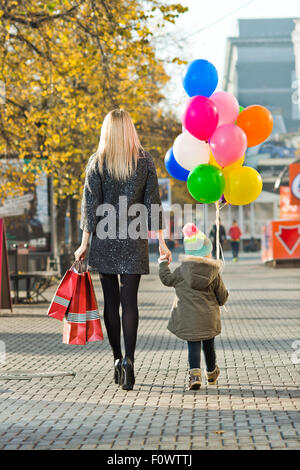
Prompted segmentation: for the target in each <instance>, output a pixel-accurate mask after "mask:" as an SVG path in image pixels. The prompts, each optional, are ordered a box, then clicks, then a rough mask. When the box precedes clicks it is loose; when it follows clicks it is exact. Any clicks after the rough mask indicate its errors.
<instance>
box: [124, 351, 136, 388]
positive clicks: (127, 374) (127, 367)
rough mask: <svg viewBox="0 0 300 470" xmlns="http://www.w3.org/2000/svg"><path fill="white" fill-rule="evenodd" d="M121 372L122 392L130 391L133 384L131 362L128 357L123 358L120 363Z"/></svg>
mask: <svg viewBox="0 0 300 470" xmlns="http://www.w3.org/2000/svg"><path fill="white" fill-rule="evenodd" d="M122 372H123V384H122V388H123V390H132V389H133V386H134V384H135V377H134V369H133V362H132V360H131V359H129V357H125V358H124V359H123V361H122Z"/></svg>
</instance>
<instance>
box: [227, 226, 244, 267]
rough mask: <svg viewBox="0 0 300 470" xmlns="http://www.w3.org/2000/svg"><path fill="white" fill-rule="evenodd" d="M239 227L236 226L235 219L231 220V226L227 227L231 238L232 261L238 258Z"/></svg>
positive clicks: (240, 233)
mask: <svg viewBox="0 0 300 470" xmlns="http://www.w3.org/2000/svg"><path fill="white" fill-rule="evenodd" d="M241 235H242V232H241V229H240V227H239V226H238V223H237V221H236V220H233V222H232V226H231V227H230V229H229V236H230V238H231V249H232V257H233V261H235V262H236V261H238V259H239V248H240V239H241Z"/></svg>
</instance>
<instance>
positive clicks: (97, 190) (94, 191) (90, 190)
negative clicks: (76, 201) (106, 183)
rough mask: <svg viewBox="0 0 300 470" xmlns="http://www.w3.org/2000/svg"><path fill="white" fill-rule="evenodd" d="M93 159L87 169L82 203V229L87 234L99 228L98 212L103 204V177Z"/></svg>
mask: <svg viewBox="0 0 300 470" xmlns="http://www.w3.org/2000/svg"><path fill="white" fill-rule="evenodd" d="M93 158H95V157H93V156H92V157H91V158H90V160H89V162H88V165H87V168H86V176H85V182H84V188H83V195H82V202H81V220H80V228H81V230H84V231H85V232H90V233H93V232H95V230H96V226H97V216H96V211H97V207H98V206H99V204H101V203H102V202H103V195H102V186H101V177H100V174H99V171H98V168H97V165H95V164H94V161H93Z"/></svg>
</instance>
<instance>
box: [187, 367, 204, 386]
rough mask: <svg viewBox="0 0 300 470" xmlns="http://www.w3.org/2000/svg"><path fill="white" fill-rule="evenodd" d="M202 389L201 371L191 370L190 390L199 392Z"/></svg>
mask: <svg viewBox="0 0 300 470" xmlns="http://www.w3.org/2000/svg"><path fill="white" fill-rule="evenodd" d="M200 387H201V369H191V370H190V380H189V390H199V388H200Z"/></svg>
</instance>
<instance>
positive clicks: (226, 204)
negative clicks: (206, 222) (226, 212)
mask: <svg viewBox="0 0 300 470" xmlns="http://www.w3.org/2000/svg"><path fill="white" fill-rule="evenodd" d="M226 206H228V202H225V204H223V206H221V207H220V208H219V210H220V211H221V210H222V209H224V207H226Z"/></svg>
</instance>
